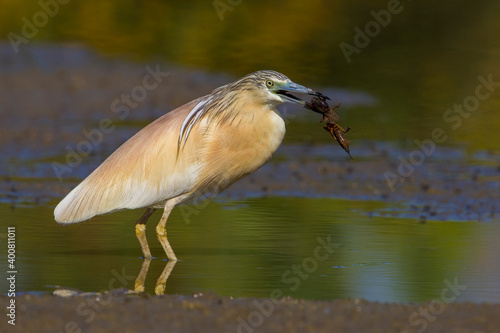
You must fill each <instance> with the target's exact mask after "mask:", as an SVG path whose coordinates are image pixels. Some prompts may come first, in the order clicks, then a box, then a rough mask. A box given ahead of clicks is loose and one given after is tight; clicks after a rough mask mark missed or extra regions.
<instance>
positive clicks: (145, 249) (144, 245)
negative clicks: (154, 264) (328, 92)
mask: <svg viewBox="0 0 500 333" xmlns="http://www.w3.org/2000/svg"><path fill="white" fill-rule="evenodd" d="M154 211H155V209H154V208H148V209H147V210H146V212H145V213H144V215H142V217H141V218H140V219H139V221H137V222H136V223H135V235H136V236H137V239H138V240H139V244H141V249H142V254H143V255H144V258H145V259H151V251H149V245H148V239H147V238H146V222H147V221H148V219H149V217H150V216H151V215H152V214H153V213H154Z"/></svg>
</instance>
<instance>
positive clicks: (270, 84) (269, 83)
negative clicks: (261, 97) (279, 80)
mask: <svg viewBox="0 0 500 333" xmlns="http://www.w3.org/2000/svg"><path fill="white" fill-rule="evenodd" d="M266 85H267V86H268V87H272V86H274V82H273V81H271V80H267V81H266Z"/></svg>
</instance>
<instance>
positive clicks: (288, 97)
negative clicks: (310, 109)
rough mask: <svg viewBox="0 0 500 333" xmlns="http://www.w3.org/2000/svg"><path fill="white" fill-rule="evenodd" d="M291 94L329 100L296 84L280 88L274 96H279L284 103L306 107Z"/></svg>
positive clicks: (288, 84) (303, 102) (290, 83)
mask: <svg viewBox="0 0 500 333" xmlns="http://www.w3.org/2000/svg"><path fill="white" fill-rule="evenodd" d="M291 93H297V94H307V95H313V96H318V97H323V98H325V99H330V98H328V97H327V96H325V95H323V94H322V93H320V92H318V91H316V90H312V89H311V88H306V87H304V86H301V85H300V84H296V83H293V82H289V83H287V84H285V85H283V86H282V87H280V89H278V90H277V91H276V94H278V95H280V96H281V98H282V99H283V100H284V101H285V102H290V103H295V104H298V105H300V106H302V107H306V102H305V101H304V100H302V99H300V98H299V97H296V96H294V95H292V94H291Z"/></svg>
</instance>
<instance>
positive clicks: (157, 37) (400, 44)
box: [0, 0, 500, 149]
mask: <svg viewBox="0 0 500 333" xmlns="http://www.w3.org/2000/svg"><path fill="white" fill-rule="evenodd" d="M217 3H219V4H220V3H223V4H226V6H227V8H226V7H223V8H226V10H225V11H224V9H219V11H221V12H218V11H217V9H216V8H215V6H214V2H212V1H189V2H187V1H186V2H183V1H118V0H116V1H109V0H107V1H92V0H90V1H69V2H68V3H67V4H64V5H62V4H61V5H59V8H58V12H57V14H56V15H55V16H54V17H53V18H49V20H48V23H47V24H46V25H45V26H42V27H40V28H39V31H38V33H37V34H36V35H35V37H34V38H33V40H35V41H36V42H51V43H54V42H55V43H78V44H83V45H86V46H90V47H92V48H94V49H95V50H97V51H98V52H99V53H101V54H107V55H112V56H114V57H116V58H117V59H122V60H123V59H127V60H132V61H133V60H140V61H150V60H151V59H156V60H157V59H161V60H164V61H168V62H170V63H173V64H177V65H181V66H187V67H190V68H195V69H202V70H206V71H212V72H224V73H229V74H232V75H233V76H234V77H240V76H243V75H245V74H247V73H250V72H253V71H255V70H259V69H274V70H277V71H281V72H283V73H285V74H286V75H288V76H289V77H290V78H292V80H294V81H296V82H300V83H302V84H304V85H314V86H316V87H321V86H336V87H342V88H348V89H355V90H362V91H366V92H368V93H370V94H373V95H375V96H376V97H377V98H378V99H379V101H380V107H379V108H377V109H372V110H370V112H364V114H363V117H364V118H363V119H364V121H363V122H360V123H359V124H358V123H356V129H357V130H358V133H359V134H360V135H361V136H362V135H363V133H365V132H368V133H372V132H376V133H377V136H379V137H381V138H382V139H397V140H399V139H401V138H403V139H405V138H410V139H411V140H413V139H414V138H423V137H429V135H430V131H431V130H432V129H433V128H434V127H436V126H441V125H442V123H443V120H442V115H443V113H444V111H445V110H446V109H448V108H450V107H452V106H453V104H454V103H461V102H462V101H463V99H464V98H465V97H466V96H468V95H471V94H473V92H474V89H475V87H476V85H477V84H478V82H477V77H478V75H482V76H487V75H489V74H491V73H492V74H494V75H497V74H499V72H500V68H499V67H500V63H499V61H498V58H499V55H500V20H499V19H498V18H499V13H500V4H499V3H498V1H494V0H485V1H481V2H474V3H473V2H470V1H466V0H461V1H444V2H438V3H436V2H434V1H430V0H419V1H401V2H400V5H399V7H398V8H400V12H399V13H398V14H394V15H392V17H391V19H390V23H389V24H388V25H387V27H385V28H384V27H382V28H381V31H380V33H379V34H378V35H376V36H374V37H373V38H371V41H370V43H369V45H367V46H366V47H364V48H362V49H361V51H360V53H359V54H357V53H354V54H353V55H352V61H351V63H350V64H348V63H347V61H346V59H345V57H344V55H343V53H342V51H341V48H340V46H339V45H340V43H342V42H346V43H349V44H351V45H354V37H355V34H356V32H355V31H354V27H356V26H358V27H359V28H360V29H361V30H364V29H365V25H366V24H367V23H368V22H370V21H373V20H374V18H373V16H372V14H371V11H375V12H379V11H381V10H386V9H387V6H388V2H387V1H360V0H357V1H348V2H340V1H321V0H316V1H308V2H304V1H298V0H295V1H294V0H291V1H241V3H240V4H238V5H236V6H232V5H230V4H229V3H228V2H227V1H219V2H217ZM232 3H239V2H232ZM0 4H1V5H2V11H1V13H0V36H4V39H6V38H5V37H6V36H7V34H8V33H9V32H14V33H18V34H20V33H21V29H22V26H23V21H22V18H23V17H26V18H27V19H28V20H29V21H32V20H33V15H35V13H36V12H38V11H40V10H41V7H40V5H39V4H38V2H36V1H5V0H2V1H0ZM219 6H220V5H219ZM221 17H222V20H221ZM30 42H31V39H30ZM23 46H24V44H21V45H20V46H19V48H20V49H21V50H22V48H23ZM496 77H497V80H499V81H500V79H498V76H496ZM499 96H500V94H495V95H494V96H493V97H492V98H489V99H488V100H486V101H484V102H482V103H481V105H480V109H479V111H477V112H476V113H475V114H474V115H473V116H471V117H470V118H469V119H467V121H466V122H464V124H463V126H461V128H460V131H457V132H453V131H452V132H453V133H450V135H452V136H453V138H452V139H451V140H450V142H448V144H450V143H454V142H455V141H459V142H463V141H465V142H466V143H467V144H468V145H470V147H472V148H474V149H497V148H498V135H497V133H498V132H499V130H500V121H499V120H500V118H499V117H500V115H499V113H498V112H497V111H496V110H498V107H499V105H500V97H499ZM347 119H349V118H347ZM374 129H378V131H374Z"/></svg>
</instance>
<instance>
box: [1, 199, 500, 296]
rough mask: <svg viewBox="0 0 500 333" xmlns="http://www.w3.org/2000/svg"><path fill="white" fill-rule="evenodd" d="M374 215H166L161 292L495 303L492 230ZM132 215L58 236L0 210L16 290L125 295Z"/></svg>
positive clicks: (134, 262)
mask: <svg viewBox="0 0 500 333" xmlns="http://www.w3.org/2000/svg"><path fill="white" fill-rule="evenodd" d="M382 205H383V204H381V203H379V202H370V201H352V200H335V199H307V198H287V197H269V198H262V199H248V200H242V201H235V200H222V199H218V200H216V201H210V202H209V203H208V204H207V205H206V207H204V208H203V209H201V210H200V214H192V215H190V216H189V213H190V212H193V211H191V210H189V211H188V210H184V211H183V210H181V209H179V208H177V209H176V210H174V212H173V214H172V215H171V218H170V220H169V223H168V233H169V240H170V242H171V244H172V246H173V247H174V249H175V252H176V254H177V256H178V257H179V259H180V261H179V262H178V263H177V264H176V265H175V267H174V269H173V271H172V273H171V275H170V277H169V278H168V280H167V283H166V289H165V291H166V293H169V294H191V293H194V292H200V291H201V292H203V291H214V292H216V293H217V294H220V295H225V296H234V297H242V296H253V297H270V296H272V293H273V292H276V291H275V289H277V290H279V291H280V292H282V294H283V295H285V296H293V297H299V298H307V299H339V298H365V299H368V300H375V301H399V302H409V301H424V300H429V299H435V298H436V299H438V298H440V297H441V296H440V295H441V292H442V291H443V289H445V288H447V283H446V282H445V281H449V282H450V283H452V284H453V283H458V284H459V285H460V286H465V287H463V289H461V290H460V291H459V293H460V295H459V297H458V299H457V300H458V301H474V302H498V301H499V300H500V282H499V281H500V265H498V260H497V258H498V255H499V254H500V246H499V243H498V241H497V240H498V237H499V236H500V224H497V223H492V224H489V223H477V222H452V221H450V222H432V221H431V222H427V223H425V224H419V223H416V222H415V220H414V219H398V218H381V217H369V216H368V214H367V212H368V211H370V210H373V209H374V208H380V207H381V206H382ZM304 206H306V207H307V210H305V209H303V207H304ZM191 209H192V208H191ZM141 214H142V211H140V210H134V211H128V212H119V213H115V214H111V215H105V216H99V217H96V218H95V219H93V220H92V221H90V222H87V223H81V224H75V225H69V226H65V227H63V226H60V225H57V224H56V223H55V222H54V221H53V219H52V207H49V206H42V207H29V206H26V207H16V208H15V209H11V208H9V206H8V205H5V204H2V205H0V218H1V220H3V221H16V223H15V225H16V227H17V234H16V241H17V243H16V246H17V249H18V252H17V270H18V285H17V288H18V291H19V292H51V291H53V290H54V289H55V288H56V287H55V286H59V287H65V288H75V289H78V290H82V291H102V290H108V289H110V288H119V287H124V288H127V289H134V281H135V278H136V276H137V275H138V273H139V271H140V268H141V264H142V262H143V260H142V259H141V258H140V248H139V245H138V242H137V240H136V238H135V234H134V221H135V220H136V219H137V218H138V217H139V216H140V215H141ZM159 217H160V214H159V213H158V212H157V213H155V215H153V217H152V219H151V220H150V226H149V229H148V236H149V240H150V246H151V249H152V254H153V256H155V255H157V256H160V258H158V259H153V261H152V263H151V266H150V268H149V272H148V275H147V279H146V291H147V292H150V293H154V288H155V281H156V279H157V278H158V277H159V276H160V274H161V272H162V271H163V269H164V267H165V265H166V261H165V260H163V259H161V258H164V255H163V254H162V250H161V247H160V245H159V243H158V242H157V241H156V239H155V235H154V228H153V226H154V224H155V223H156V220H157V219H159ZM318 238H319V239H320V240H318ZM325 243H327V244H330V243H331V244H330V245H329V247H331V249H330V251H331V253H329V252H328V250H329V247H328V246H327V247H325V246H324V245H322V244H325ZM318 246H319V247H320V248H321V249H320V250H316V248H317V247H318ZM315 255H316V257H315ZM295 266H298V267H300V266H302V268H299V270H295V269H294V267H295ZM0 269H2V271H5V270H6V268H5V267H4V263H2V267H1V268H0ZM117 273H118V274H117ZM117 276H122V277H123V278H122V279H117ZM2 284H3V285H4V286H2V287H3V288H4V287H6V285H5V282H4V281H2ZM465 288H466V289H465Z"/></svg>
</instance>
